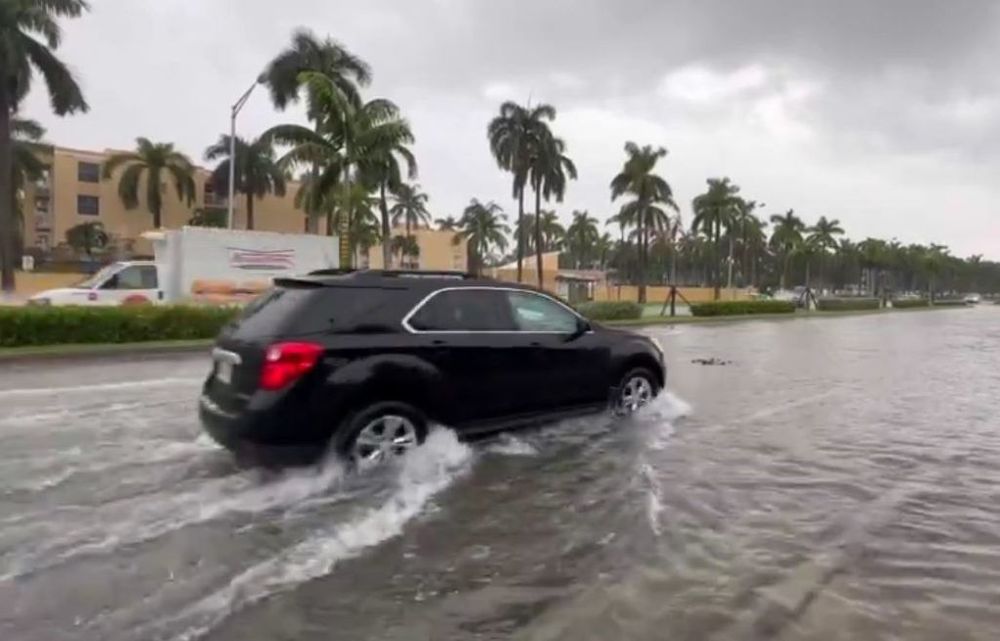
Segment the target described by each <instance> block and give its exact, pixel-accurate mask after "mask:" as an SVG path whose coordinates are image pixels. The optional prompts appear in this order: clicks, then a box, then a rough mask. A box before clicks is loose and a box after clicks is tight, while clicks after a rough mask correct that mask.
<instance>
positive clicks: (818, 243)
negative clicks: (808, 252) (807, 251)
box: [806, 216, 844, 285]
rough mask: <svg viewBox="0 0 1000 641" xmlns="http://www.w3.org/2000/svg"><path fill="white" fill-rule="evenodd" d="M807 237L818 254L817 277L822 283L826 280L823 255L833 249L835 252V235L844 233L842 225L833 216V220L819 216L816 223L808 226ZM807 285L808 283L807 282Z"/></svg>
mask: <svg viewBox="0 0 1000 641" xmlns="http://www.w3.org/2000/svg"><path fill="white" fill-rule="evenodd" d="M808 231H809V238H808V240H809V241H810V242H811V243H813V244H814V245H815V247H816V253H818V254H819V260H820V263H819V278H820V281H822V282H823V283H824V284H825V282H826V260H825V257H826V255H827V252H829V251H833V252H834V253H836V251H837V248H838V245H837V238H836V237H837V236H842V235H843V234H844V229H843V227H841V226H840V221H839V220H837V219H836V218H834V219H833V220H827V218H826V216H820V217H819V220H817V221H816V224H815V225H813V226H812V227H810V228H809V230H808ZM808 267H809V264H808V263H806V268H807V269H808ZM807 285H808V284H807Z"/></svg>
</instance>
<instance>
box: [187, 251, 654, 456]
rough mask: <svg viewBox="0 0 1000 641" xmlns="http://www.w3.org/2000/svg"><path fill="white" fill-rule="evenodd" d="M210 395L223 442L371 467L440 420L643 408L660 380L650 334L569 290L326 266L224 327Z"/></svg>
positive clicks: (493, 423) (466, 429) (492, 424)
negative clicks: (619, 322)
mask: <svg viewBox="0 0 1000 641" xmlns="http://www.w3.org/2000/svg"><path fill="white" fill-rule="evenodd" d="M212 357H213V367H212V372H211V373H210V375H209V376H208V379H207V380H206V381H205V385H204V388H203V390H202V395H201V400H200V415H201V421H202V424H203V425H204V426H205V429H206V430H207V431H208V432H209V433H210V434H211V435H212V437H213V438H214V439H215V440H216V441H218V442H219V443H221V444H222V445H224V446H225V447H227V448H229V449H231V450H233V451H235V452H237V453H238V454H239V453H244V454H247V455H250V457H251V458H259V456H258V455H260V454H264V453H267V454H268V455H270V454H274V453H275V452H278V453H281V452H282V451H283V452H284V453H286V454H292V455H293V456H296V457H298V456H302V455H304V456H306V457H311V456H314V455H315V454H318V453H320V452H322V451H324V450H325V449H326V448H328V447H333V448H335V449H336V451H337V452H339V453H340V454H342V455H344V456H345V457H347V458H349V459H351V460H353V461H354V462H355V463H359V464H369V463H373V462H377V461H380V460H382V459H384V458H386V457H388V456H393V455H398V454H402V453H404V452H405V451H406V450H408V449H409V448H411V447H413V446H415V445H417V444H418V443H420V442H421V441H422V440H423V438H424V436H425V434H426V432H427V426H428V425H429V424H431V423H439V424H443V425H447V426H449V427H452V428H454V429H455V430H456V431H457V432H459V433H460V434H462V435H470V434H473V433H481V432H486V431H495V430H500V429H507V428H511V427H514V426H519V425H522V424H526V423H537V422H540V421H546V420H551V419H556V418H561V417H564V416H568V415H572V414H579V413H585V412H593V411H602V410H606V409H607V408H608V407H609V403H610V405H611V406H612V407H613V409H614V410H615V411H617V412H619V413H629V412H632V411H635V410H636V409H638V408H639V407H641V406H642V405H644V404H646V403H648V402H649V401H650V400H651V399H652V398H653V397H654V396H655V395H656V394H657V393H658V392H659V390H661V389H662V388H663V386H664V382H665V381H664V379H665V376H666V371H665V367H664V362H663V351H662V350H661V348H660V346H659V344H658V343H657V342H656V341H655V340H653V339H650V338H647V337H644V336H640V335H638V334H633V333H631V332H626V331H620V330H615V329H609V328H605V327H601V326H600V325H596V324H593V323H591V322H589V321H587V320H586V319H584V318H583V317H581V316H580V315H579V314H577V313H576V312H575V311H574V310H573V309H572V308H570V307H569V306H567V305H565V304H564V303H562V302H560V301H559V300H558V299H557V298H554V297H552V296H550V295H549V294H547V293H544V292H542V291H539V290H536V289H532V288H530V287H526V286H522V285H513V284H509V283H501V282H499V281H493V280H484V279H476V278H474V277H472V276H468V275H465V274H451V273H428V272H389V271H358V272H337V271H325V272H324V271H321V272H314V273H312V274H310V275H309V276H305V277H297V278H284V279H277V280H275V286H274V288H273V289H271V290H270V291H268V292H267V293H265V294H264V295H262V296H261V297H260V298H258V299H257V300H255V301H254V302H253V303H251V304H250V305H248V306H247V308H246V309H245V310H244V312H243V314H242V315H241V316H240V317H239V318H238V319H237V320H235V321H234V322H232V323H231V324H229V325H228V326H227V327H226V328H225V329H223V331H222V333H221V334H220V336H219V338H218V339H217V341H216V345H215V349H213V351H212Z"/></svg>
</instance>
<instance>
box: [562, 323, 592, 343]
mask: <svg viewBox="0 0 1000 641" xmlns="http://www.w3.org/2000/svg"><path fill="white" fill-rule="evenodd" d="M590 329H591V327H590V321H588V320H586V319H584V318H577V319H576V329H574V330H573V332H572V333H570V335H569V336H567V337H566V340H568V341H575V340H576V339H578V338H580V337H581V336H583V335H584V334H586V333H587V332H589V331H590Z"/></svg>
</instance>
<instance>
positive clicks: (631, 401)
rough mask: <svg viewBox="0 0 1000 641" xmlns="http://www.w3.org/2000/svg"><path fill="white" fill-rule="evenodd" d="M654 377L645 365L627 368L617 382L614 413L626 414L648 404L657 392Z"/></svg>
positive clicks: (657, 388) (657, 387)
mask: <svg viewBox="0 0 1000 641" xmlns="http://www.w3.org/2000/svg"><path fill="white" fill-rule="evenodd" d="M659 391H660V390H659V386H658V385H657V383H656V377H655V376H653V373H652V372H651V371H649V370H648V369H646V368H645V367H637V368H635V369H632V370H629V371H628V372H627V373H626V374H625V376H623V377H622V380H621V383H619V384H618V389H617V390H616V397H615V413H616V414H618V415H619V416H628V415H629V414H633V413H635V412H637V411H638V410H639V409H640V408H642V407H644V406H646V405H648V404H649V403H651V402H652V400H653V399H654V398H655V397H656V395H657V393H659Z"/></svg>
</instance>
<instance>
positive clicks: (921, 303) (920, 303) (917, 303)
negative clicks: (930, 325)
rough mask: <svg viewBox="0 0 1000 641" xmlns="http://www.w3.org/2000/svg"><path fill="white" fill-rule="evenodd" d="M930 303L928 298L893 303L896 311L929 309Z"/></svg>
mask: <svg viewBox="0 0 1000 641" xmlns="http://www.w3.org/2000/svg"><path fill="white" fill-rule="evenodd" d="M928 305H930V303H928V302H927V299H926V298H916V299H913V298H911V299H907V300H894V301H892V307H893V308H894V309H913V308H914V307H927V306H928Z"/></svg>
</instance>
